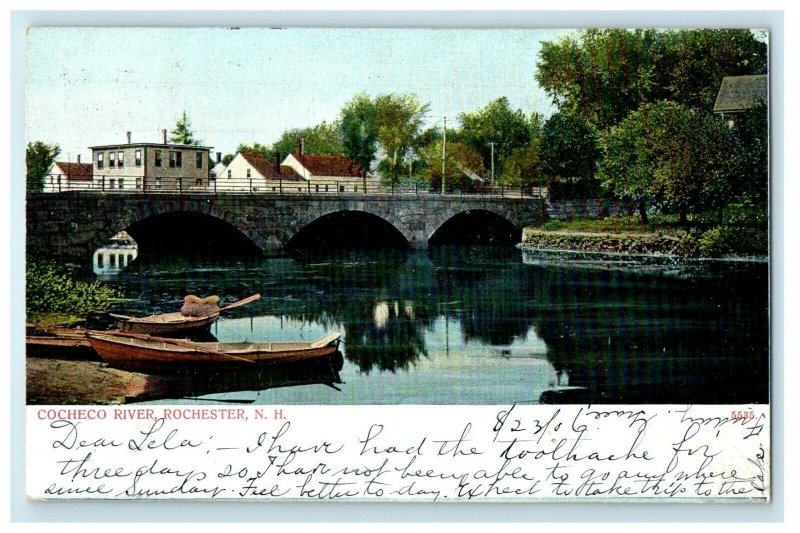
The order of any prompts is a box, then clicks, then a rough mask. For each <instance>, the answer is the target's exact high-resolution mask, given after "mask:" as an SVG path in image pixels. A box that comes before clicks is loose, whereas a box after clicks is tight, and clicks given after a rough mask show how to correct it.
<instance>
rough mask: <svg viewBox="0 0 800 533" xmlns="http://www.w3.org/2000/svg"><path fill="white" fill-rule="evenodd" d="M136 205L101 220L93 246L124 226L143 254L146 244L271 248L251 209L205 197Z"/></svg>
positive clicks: (238, 250) (247, 250) (234, 249)
mask: <svg viewBox="0 0 800 533" xmlns="http://www.w3.org/2000/svg"><path fill="white" fill-rule="evenodd" d="M133 207H134V208H133V209H123V210H120V211H119V212H117V213H115V214H111V216H106V217H104V218H103V219H102V220H100V221H99V222H100V223H101V224H102V228H103V229H102V230H101V231H98V232H95V234H94V235H93V239H92V242H91V243H90V248H92V249H94V248H97V247H100V246H102V245H103V244H105V243H106V242H107V240H108V239H109V238H110V237H112V236H113V235H115V234H116V233H118V232H120V231H122V230H125V231H127V232H128V233H129V234H130V235H131V237H133V239H134V240H135V241H136V242H137V244H139V247H140V252H139V255H140V256H141V255H142V251H143V250H142V247H143V246H144V248H145V250H144V251H145V255H146V254H147V251H148V248H149V249H150V250H152V251H161V250H162V248H163V249H168V247H170V246H177V247H178V248H181V247H182V245H185V246H183V247H185V248H188V247H189V246H192V245H196V246H212V247H216V248H219V249H220V251H223V252H225V253H231V252H232V253H235V254H239V253H241V254H246V255H255V254H263V253H264V251H265V250H266V248H267V247H266V240H267V239H266V238H265V237H264V236H263V235H261V234H260V233H258V232H257V231H255V229H256V228H257V224H256V220H255V218H256V217H255V216H254V215H253V214H251V213H247V212H237V211H233V210H226V209H220V208H219V207H218V205H217V204H216V203H211V202H203V201H194V202H184V201H165V202H143V203H140V204H137V205H135V206H133ZM199 230H200V231H199ZM182 234H183V235H182ZM221 236H222V241H221V240H220V237H221ZM154 237H158V238H159V239H160V241H161V242H160V243H159V242H157V241H156V240H155V239H154ZM162 245H163V246H162Z"/></svg>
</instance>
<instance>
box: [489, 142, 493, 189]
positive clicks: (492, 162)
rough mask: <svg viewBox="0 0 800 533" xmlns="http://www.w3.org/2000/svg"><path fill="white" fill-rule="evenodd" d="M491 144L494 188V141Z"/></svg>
mask: <svg viewBox="0 0 800 533" xmlns="http://www.w3.org/2000/svg"><path fill="white" fill-rule="evenodd" d="M489 144H491V145H492V187H494V141H492V142H491V143H489Z"/></svg>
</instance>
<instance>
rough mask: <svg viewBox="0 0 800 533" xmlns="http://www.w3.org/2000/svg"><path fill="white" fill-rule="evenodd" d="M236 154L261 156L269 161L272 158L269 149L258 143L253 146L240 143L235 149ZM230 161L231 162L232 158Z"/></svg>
mask: <svg viewBox="0 0 800 533" xmlns="http://www.w3.org/2000/svg"><path fill="white" fill-rule="evenodd" d="M236 153H237V154H241V153H247V154H262V155H263V156H264V157H266V158H267V159H269V158H270V157H271V156H272V150H271V149H270V147H269V146H267V145H266V144H261V143H258V142H254V143H253V144H244V143H241V144H239V146H237V147H236ZM231 160H233V158H232V157H231ZM226 164H227V163H226Z"/></svg>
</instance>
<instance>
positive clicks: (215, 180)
mask: <svg viewBox="0 0 800 533" xmlns="http://www.w3.org/2000/svg"><path fill="white" fill-rule="evenodd" d="M216 195H217V178H214V196H216Z"/></svg>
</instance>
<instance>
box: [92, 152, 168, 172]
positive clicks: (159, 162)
mask: <svg viewBox="0 0 800 533" xmlns="http://www.w3.org/2000/svg"><path fill="white" fill-rule="evenodd" d="M156 166H157V167H160V166H161V150H156ZM100 168H103V167H100Z"/></svg>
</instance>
